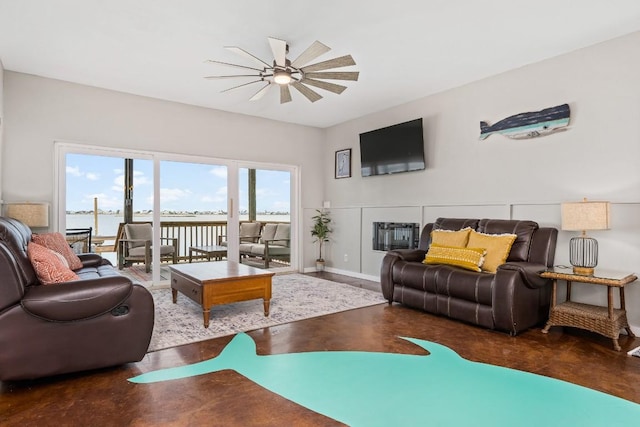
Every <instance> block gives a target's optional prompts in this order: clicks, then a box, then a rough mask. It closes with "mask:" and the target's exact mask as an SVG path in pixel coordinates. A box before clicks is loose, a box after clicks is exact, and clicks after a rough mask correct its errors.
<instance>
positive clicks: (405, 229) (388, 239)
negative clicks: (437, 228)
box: [373, 222, 420, 251]
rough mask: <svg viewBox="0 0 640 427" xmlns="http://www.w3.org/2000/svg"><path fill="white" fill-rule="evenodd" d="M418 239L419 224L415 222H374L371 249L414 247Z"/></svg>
mask: <svg viewBox="0 0 640 427" xmlns="http://www.w3.org/2000/svg"><path fill="white" fill-rule="evenodd" d="M419 239H420V224H418V223H415V222H374V223H373V250H374V251H390V250H392V249H415V248H417V247H418V243H419Z"/></svg>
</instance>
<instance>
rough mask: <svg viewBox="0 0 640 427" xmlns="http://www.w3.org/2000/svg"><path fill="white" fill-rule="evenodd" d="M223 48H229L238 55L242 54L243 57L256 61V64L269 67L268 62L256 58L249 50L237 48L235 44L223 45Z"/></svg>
mask: <svg viewBox="0 0 640 427" xmlns="http://www.w3.org/2000/svg"><path fill="white" fill-rule="evenodd" d="M224 48H225V49H227V50H230V51H231V52H234V53H236V54H238V55H240V56H242V57H244V58H247V59H250V60H252V61H254V62H256V63H257V64H260V65H264V66H265V67H267V68H270V67H271V65H270V64H267V63H266V62H264V61H263V60H262V59H260V58H258V57H257V56H254V55H252V54H250V53H249V52H247V51H246V50H244V49H242V48H239V47H237V46H225V47H224ZM260 71H262V70H260Z"/></svg>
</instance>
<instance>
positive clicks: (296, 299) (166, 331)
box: [149, 274, 386, 351]
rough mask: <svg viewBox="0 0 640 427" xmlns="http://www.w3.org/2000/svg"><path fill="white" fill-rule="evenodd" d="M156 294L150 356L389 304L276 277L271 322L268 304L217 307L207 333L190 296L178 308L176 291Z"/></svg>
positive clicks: (321, 283) (356, 291) (348, 289)
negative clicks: (151, 353) (192, 344)
mask: <svg viewBox="0 0 640 427" xmlns="http://www.w3.org/2000/svg"><path fill="white" fill-rule="evenodd" d="M151 294H152V295H153V300H154V302H155V305H156V309H155V315H156V316H155V325H154V328H153V335H152V336H151V344H150V345H149V351H157V350H161V349H165V348H169V347H175V346H178V345H183V344H189V343H193V342H198V341H204V340H208V339H211V338H217V337H222V336H226V335H233V334H236V333H238V332H247V331H252V330H254V329H260V328H265V327H268V326H275V325H280V324H283V323H289V322H295V321H297V320H302V319H308V318H311V317H318V316H323V315H326V314H332V313H337V312H340V311H346V310H351V309H354V308H361V307H368V306H371V305H376V304H382V303H385V302H386V300H385V299H384V298H383V296H382V294H381V293H379V292H374V291H369V290H366V289H361V288H357V287H355V286H350V285H346V284H343V283H336V282H331V281H329V280H323V279H318V278H315V277H311V276H305V275H302V274H286V275H276V276H274V277H273V285H272V296H271V306H270V313H269V316H268V317H265V316H264V308H263V303H262V299H256V300H251V301H243V302H237V303H233V304H226V305H217V306H214V307H213V308H212V309H211V321H210V324H209V328H208V329H205V328H204V326H203V319H202V308H201V307H200V306H199V305H197V304H196V303H194V302H193V301H191V300H190V299H189V298H187V297H186V296H184V295H182V294H180V293H179V294H178V302H177V304H173V302H172V299H171V289H157V290H152V291H151Z"/></svg>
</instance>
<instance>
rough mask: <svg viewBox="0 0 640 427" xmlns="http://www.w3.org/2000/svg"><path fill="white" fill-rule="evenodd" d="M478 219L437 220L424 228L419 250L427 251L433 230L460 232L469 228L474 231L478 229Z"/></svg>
mask: <svg viewBox="0 0 640 427" xmlns="http://www.w3.org/2000/svg"><path fill="white" fill-rule="evenodd" d="M478 221H480V220H478V219H469V218H438V219H436V220H435V222H433V223H429V224H427V225H425V226H424V228H423V229H422V232H421V233H420V245H419V246H418V247H419V248H420V249H422V250H424V251H427V250H429V246H430V245H431V232H432V231H433V230H454V231H455V230H462V229H463V228H466V227H470V228H471V229H472V230H475V229H476V228H477V227H478Z"/></svg>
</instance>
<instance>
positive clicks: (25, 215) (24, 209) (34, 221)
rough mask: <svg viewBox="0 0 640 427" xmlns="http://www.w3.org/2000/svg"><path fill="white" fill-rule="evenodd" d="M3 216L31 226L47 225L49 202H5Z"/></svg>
mask: <svg viewBox="0 0 640 427" xmlns="http://www.w3.org/2000/svg"><path fill="white" fill-rule="evenodd" d="M5 206H6V207H5V213H4V214H5V216H8V217H9V218H14V219H17V220H18V221H21V222H23V223H24V224H25V225H28V226H29V227H31V228H44V227H48V226H49V204H48V203H30V202H16V203H6V204H5Z"/></svg>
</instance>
